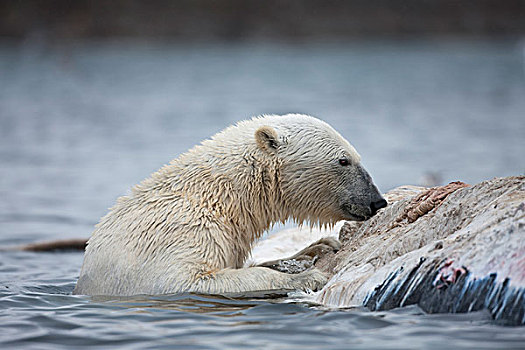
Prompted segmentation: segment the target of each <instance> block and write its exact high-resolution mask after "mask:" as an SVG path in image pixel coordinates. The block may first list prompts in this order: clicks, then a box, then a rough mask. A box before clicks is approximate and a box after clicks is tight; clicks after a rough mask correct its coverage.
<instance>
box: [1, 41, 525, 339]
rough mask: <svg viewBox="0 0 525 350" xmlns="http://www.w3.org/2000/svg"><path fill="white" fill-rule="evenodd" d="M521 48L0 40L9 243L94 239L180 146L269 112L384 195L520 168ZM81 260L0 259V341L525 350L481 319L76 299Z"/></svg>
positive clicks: (277, 305) (524, 167)
mask: <svg viewBox="0 0 525 350" xmlns="http://www.w3.org/2000/svg"><path fill="white" fill-rule="evenodd" d="M524 67H525V61H524V45H523V42H519V41H512V40H509V41H490V42H488V41H475V42H472V41H450V40H448V41H433V42H401V43H400V42H374V43H346V44H342V43H333V44H322V43H317V44H310V45H300V46H287V45H277V44H238V45H205V44H199V45H180V44H179V45H175V44H173V45H170V44H155V45H154V44H145V43H125V44H123V43H104V44H100V43H98V44H97V43H77V44H70V45H67V46H65V45H62V46H53V45H47V44H46V43H39V42H27V43H24V44H22V45H18V44H16V45H15V44H9V43H4V44H2V45H0V246H7V245H13V244H21V243H28V242H34V241H41V240H47V239H55V238H78V237H87V236H89V234H90V232H91V230H92V227H93V225H94V224H95V223H96V222H97V221H98V219H99V218H100V216H102V215H103V214H104V213H105V212H106V210H107V208H108V207H110V206H111V205H112V204H113V202H114V200H115V199H116V198H117V197H118V196H120V195H122V194H124V193H126V191H128V190H129V188H130V186H131V185H133V184H135V183H137V182H138V181H140V180H141V179H142V178H144V177H146V176H147V175H148V174H150V173H151V172H152V171H154V170H156V169H157V168H159V167H160V166H161V165H162V164H164V163H167V162H168V161H169V160H170V159H172V158H174V157H175V156H177V155H178V154H180V153H181V152H183V151H184V150H186V149H187V148H189V147H191V146H192V145H194V144H196V143H197V142H199V141H200V140H202V139H204V138H207V137H209V136H210V135H212V134H213V133H215V132H216V131H219V130H220V129H222V128H224V127H225V126H227V125H229V124H231V123H234V122H235V121H237V120H239V119H243V118H246V117H249V116H251V115H257V114H262V113H286V112H303V113H309V114H313V115H316V116H318V117H320V118H322V119H324V120H326V121H328V122H329V123H330V124H332V125H333V126H334V127H335V128H336V129H337V130H339V131H340V132H341V134H343V135H344V136H345V137H346V138H347V139H349V140H350V142H352V143H353V144H354V145H355V146H356V148H357V149H358V151H359V152H360V153H361V155H362V158H363V162H364V164H365V166H366V167H367V168H368V169H369V171H370V172H371V174H372V176H373V177H374V179H375V181H376V183H377V184H378V185H379V187H380V188H381V189H382V190H384V191H386V190H387V189H389V188H391V187H394V186H396V185H399V184H407V183H408V184H418V183H422V182H425V181H427V178H428V177H429V176H427V174H430V175H432V176H431V177H433V178H434V181H437V182H447V181H451V180H463V181H465V182H470V183H475V182H479V181H481V180H484V179H487V178H491V177H494V176H506V175H515V174H522V173H524V171H525V158H524V157H523V149H525V137H524V135H525V77H524ZM81 263H82V254H80V253H62V254H52V253H28V252H15V251H0V347H1V348H2V349H4V348H22V347H23V348H38V349H56V348H65V349H71V348H81V347H83V346H89V345H101V346H103V347H104V348H106V347H109V346H111V347H121V348H126V349H129V348H140V349H143V348H148V347H155V348H160V347H166V348H176V347H180V348H190V347H191V348H206V349H208V348H248V347H249V348H265V349H266V348H268V349H272V348H278V349H286V348H299V347H300V348H312V349H317V348H345V349H347V348H350V347H352V348H392V349H407V348H410V349H420V348H432V349H442V348H443V347H444V346H446V347H448V348H465V349H467V348H477V349H483V348H487V349H488V348H496V349H499V348H514V349H519V348H522V349H523V348H525V332H524V329H523V328H510V327H502V326H499V325H495V324H493V322H492V321H491V320H490V317H489V315H488V314H487V313H485V312H480V313H474V314H467V315H425V314H423V313H422V312H421V311H420V310H419V309H417V308H405V309H401V310H394V311H391V312H380V313H379V312H373V313H372V312H368V311H366V310H362V309H350V310H325V309H323V308H322V307H316V306H312V305H309V304H307V303H306V302H304V301H300V300H299V301H296V302H294V303H290V302H289V301H286V300H267V299H231V298H220V297H210V296H197V295H182V296H162V297H142V298H134V299H120V300H117V299H115V300H111V299H105V300H100V299H99V300H92V299H91V298H88V297H82V296H72V295H71V291H72V289H73V287H74V284H75V281H76V278H77V277H78V273H79V270H80V265H81Z"/></svg>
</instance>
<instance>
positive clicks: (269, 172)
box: [75, 115, 359, 295]
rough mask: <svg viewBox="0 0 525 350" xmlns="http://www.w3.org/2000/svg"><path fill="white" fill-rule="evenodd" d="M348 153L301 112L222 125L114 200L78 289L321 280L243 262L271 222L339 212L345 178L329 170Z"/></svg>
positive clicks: (128, 291)
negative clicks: (341, 180)
mask: <svg viewBox="0 0 525 350" xmlns="http://www.w3.org/2000/svg"><path fill="white" fill-rule="evenodd" d="M261 128H263V129H262V131H264V132H265V133H262V134H261V132H259V133H258V134H257V136H256V131H258V130H261ZM261 135H262V136H261ZM272 137H277V138H276V140H274V141H276V142H274V143H271V142H269V141H271V139H272ZM272 146H275V147H272ZM342 156H346V157H348V158H349V159H350V160H351V161H352V162H354V163H356V164H358V163H359V155H358V154H357V152H356V151H355V149H354V148H353V147H352V146H351V145H350V144H349V143H348V142H347V141H346V140H345V139H344V138H342V137H341V136H340V135H339V134H338V133H337V132H336V131H335V130H334V129H332V128H331V127H330V126H329V125H328V124H326V123H325V122H323V121H320V120H318V119H315V118H313V117H309V116H305V115H285V116H263V117H258V118H253V119H251V120H247V121H242V122H239V123H238V124H237V125H235V126H231V127H229V128H227V129H225V130H224V131H222V132H220V133H218V134H216V135H215V136H213V137H212V138H211V139H209V140H206V141H203V142H202V144H200V145H198V146H195V147H194V148H192V149H191V150H189V151H188V152H187V153H184V154H182V155H181V156H180V157H178V158H177V159H175V160H173V161H172V162H171V163H169V164H168V165H166V166H164V167H163V168H161V169H160V170H158V171H157V172H155V173H154V174H152V175H151V177H149V178H147V179H146V180H144V181H142V182H141V183H140V184H139V185H137V186H135V187H134V188H133V189H132V193H131V194H130V195H128V196H123V197H121V198H119V199H118V201H117V203H116V205H115V206H114V207H113V208H111V210H110V212H109V213H108V214H107V215H106V216H104V217H103V218H102V219H101V221H100V223H99V224H98V225H97V226H96V228H95V230H94V232H93V234H92V237H91V238H90V240H89V242H88V246H87V248H86V253H85V258H84V264H83V266H82V271H81V274H80V278H79V281H78V283H77V287H76V289H75V293H76V294H88V295H133V294H163V293H178V292H202V293H225V292H246V291H257V290H271V289H305V288H310V289H314V288H319V287H321V286H322V285H323V284H324V283H325V282H326V277H325V276H324V275H323V274H321V273H320V272H319V271H317V270H316V269H313V270H310V271H306V272H304V273H301V274H297V275H289V274H284V273H280V272H277V271H274V270H270V269H267V268H261V267H249V268H243V264H244V262H245V260H246V258H247V257H248V256H249V253H250V250H251V248H252V245H253V243H254V242H255V241H256V240H257V239H258V238H259V237H260V236H261V235H262V233H263V232H264V231H265V230H267V229H268V228H269V227H271V225H272V224H273V223H275V222H284V221H285V220H286V219H288V218H293V219H294V220H295V221H296V222H304V221H307V222H310V223H312V224H318V225H321V226H323V225H324V226H327V225H328V226H330V225H333V224H334V223H335V222H336V221H338V220H340V219H342V214H341V213H340V212H338V209H337V206H336V205H335V204H334V203H335V201H334V200H333V195H334V194H333V193H325V192H327V191H326V188H333V190H334V192H335V191H337V190H338V187H339V186H342V184H339V183H337V181H338V180H337V176H335V174H333V173H332V172H331V170H330V169H332V167H333V165H332V164H333V162H334V161H335V162H337V159H338V158H340V157H342ZM307 164H310V166H311V164H319V169H318V171H317V172H316V173H315V176H312V175H311V174H310V175H308V176H306V175H304V172H303V171H302V168H304V167H305V166H306V165H307ZM325 164H329V165H325ZM321 185H322V186H321ZM323 188H324V189H323Z"/></svg>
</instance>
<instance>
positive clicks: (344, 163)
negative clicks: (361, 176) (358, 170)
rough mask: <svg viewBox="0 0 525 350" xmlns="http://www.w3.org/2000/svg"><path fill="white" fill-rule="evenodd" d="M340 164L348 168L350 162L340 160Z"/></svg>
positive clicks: (343, 159)
mask: <svg viewBox="0 0 525 350" xmlns="http://www.w3.org/2000/svg"><path fill="white" fill-rule="evenodd" d="M339 164H341V165H342V166H347V165H348V164H350V162H349V161H348V159H346V158H341V159H339Z"/></svg>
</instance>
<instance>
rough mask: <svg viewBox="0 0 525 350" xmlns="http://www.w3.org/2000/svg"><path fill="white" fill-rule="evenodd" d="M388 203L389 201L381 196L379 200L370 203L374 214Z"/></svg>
mask: <svg viewBox="0 0 525 350" xmlns="http://www.w3.org/2000/svg"><path fill="white" fill-rule="evenodd" d="M387 205H388V203H387V202H386V200H384V199H383V198H381V199H380V200H378V201H375V202H372V203H370V209H372V215H374V214H375V213H377V211H378V210H379V209H381V208H384V207H386V206H387Z"/></svg>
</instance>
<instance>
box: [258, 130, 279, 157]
mask: <svg viewBox="0 0 525 350" xmlns="http://www.w3.org/2000/svg"><path fill="white" fill-rule="evenodd" d="M255 141H256V142H257V146H259V148H260V149H262V150H263V151H266V152H275V151H277V148H279V136H278V135H277V132H276V131H275V129H274V128H272V127H270V126H261V127H260V128H259V129H257V131H256V132H255Z"/></svg>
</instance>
